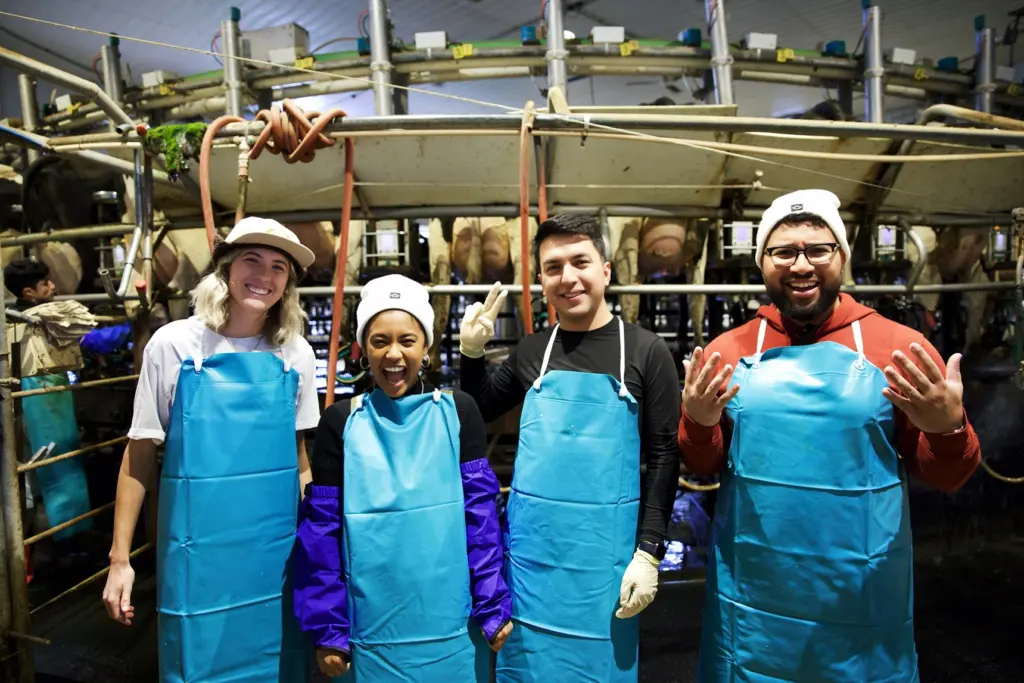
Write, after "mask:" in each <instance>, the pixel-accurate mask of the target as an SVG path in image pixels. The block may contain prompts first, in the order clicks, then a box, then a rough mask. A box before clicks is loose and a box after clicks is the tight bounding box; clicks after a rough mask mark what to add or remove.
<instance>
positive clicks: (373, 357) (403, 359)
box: [363, 310, 427, 398]
mask: <svg viewBox="0 0 1024 683" xmlns="http://www.w3.org/2000/svg"><path fill="white" fill-rule="evenodd" d="M363 350H364V352H365V353H366V356H367V358H369V362H370V372H371V373H372V374H373V380H374V382H376V383H377V386H378V387H380V388H381V390H382V391H383V392H384V393H385V394H387V395H388V396H390V397H391V398H398V397H399V396H403V395H404V394H405V392H407V391H409V389H410V388H411V387H412V386H413V385H414V384H416V377H417V376H418V375H419V372H420V367H421V366H422V365H423V357H424V356H425V355H427V335H426V334H425V333H424V332H423V328H422V327H421V326H420V323H419V321H418V320H416V318H414V317H412V316H411V315H409V314H408V313H406V312H405V311H399V310H390V311H383V312H381V313H379V314H378V315H377V316H376V317H374V318H373V320H371V321H370V323H369V325H367V327H366V345H365V348H364V349H363Z"/></svg>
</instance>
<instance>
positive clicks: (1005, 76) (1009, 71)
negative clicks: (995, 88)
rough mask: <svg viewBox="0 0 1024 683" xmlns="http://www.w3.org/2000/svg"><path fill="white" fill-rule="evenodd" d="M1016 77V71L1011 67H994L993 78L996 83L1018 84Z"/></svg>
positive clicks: (1003, 65) (1001, 65)
mask: <svg viewBox="0 0 1024 683" xmlns="http://www.w3.org/2000/svg"><path fill="white" fill-rule="evenodd" d="M1016 75H1017V73H1016V69H1014V68H1013V67H1012V66H1006V65H1005V64H1000V65H998V66H997V67H996V74H995V76H996V80H997V81H1002V82H1003V83H1016V82H1019V81H1017V79H1016Z"/></svg>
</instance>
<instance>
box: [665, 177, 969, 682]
mask: <svg viewBox="0 0 1024 683" xmlns="http://www.w3.org/2000/svg"><path fill="white" fill-rule="evenodd" d="M755 258H756V259H757V263H758V266H759V267H760V268H761V271H762V274H763V275H764V282H765V287H766V289H767V291H768V295H769V296H770V298H771V300H772V304H771V305H769V306H762V307H761V308H760V310H759V311H758V313H757V318H756V319H754V320H752V321H750V322H748V323H746V324H744V325H742V326H741V327H739V328H737V329H735V330H731V331H729V332H727V333H726V334H723V335H721V336H719V337H718V338H716V339H715V340H714V341H713V342H711V344H709V345H708V347H707V349H703V350H702V349H700V348H697V349H695V350H694V352H693V356H692V359H691V360H690V361H687V362H685V363H684V366H685V370H686V379H685V384H684V390H683V414H682V420H681V421H680V424H679V447H680V450H681V451H682V458H683V463H684V464H685V465H686V467H687V468H689V470H690V471H691V472H693V473H695V474H698V475H711V474H718V473H721V475H722V478H721V487H720V489H719V493H718V500H717V504H716V508H715V519H714V529H713V534H712V552H711V553H710V555H711V556H710V558H709V563H708V583H707V599H706V603H705V611H704V621H703V631H702V635H701V652H700V666H699V673H698V680H699V681H702V682H703V683H726V682H731V681H755V680H756V681H775V682H779V681H871V682H872V683H914V682H916V681H918V673H917V653H916V649H915V646H914V622H913V552H912V551H913V548H912V545H913V544H912V539H911V533H910V514H909V505H908V494H907V477H908V476H909V475H913V476H915V477H917V478H918V479H920V480H921V481H923V482H925V483H926V484H929V485H931V486H933V487H935V488H937V489H939V490H942V491H955V490H956V489H958V488H959V487H960V486H962V485H963V484H964V482H966V481H967V480H968V479H969V478H970V477H971V475H972V474H973V473H974V470H975V469H976V468H977V466H978V463H979V462H980V460H981V448H980V446H979V444H978V437H977V435H976V434H975V432H974V430H973V429H972V428H971V425H970V423H969V422H968V421H967V416H966V414H965V413H964V407H963V401H962V397H963V385H962V383H961V379H960V354H954V355H953V356H952V357H951V358H950V360H949V366H948V367H946V365H945V364H944V363H943V362H942V358H941V357H939V355H938V353H937V352H936V350H935V348H934V347H932V345H931V344H929V343H928V341H927V340H925V338H924V337H923V336H922V335H921V334H920V333H919V332H916V331H915V330H912V329H910V328H908V327H904V326H903V325H900V324H898V323H895V322H892V321H890V320H888V319H886V318H883V317H882V316H881V315H879V314H878V313H876V312H875V311H874V310H872V309H871V308H868V307H866V306H862V305H861V304H859V303H857V302H855V301H854V300H853V299H852V298H850V297H849V296H848V295H846V294H840V292H839V289H840V285H841V282H842V271H843V265H844V264H845V263H846V262H847V261H849V259H850V246H849V243H848V241H847V237H846V226H845V225H844V224H843V221H842V219H841V218H840V216H839V199H838V198H837V197H836V196H835V195H834V194H832V193H831V192H827V191H825V190H801V191H798V192H793V193H790V194H787V195H784V196H782V197H779V198H778V199H776V200H775V201H774V202H773V203H772V205H771V206H770V207H769V208H768V209H767V210H766V211H765V212H764V216H763V218H762V220H761V224H760V226H759V228H758V232H757V248H756V256H755Z"/></svg>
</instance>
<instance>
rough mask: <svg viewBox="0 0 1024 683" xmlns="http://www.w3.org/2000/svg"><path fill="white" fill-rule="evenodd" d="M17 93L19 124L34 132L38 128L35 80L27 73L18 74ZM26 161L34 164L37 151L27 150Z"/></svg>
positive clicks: (26, 130) (27, 130)
mask: <svg viewBox="0 0 1024 683" xmlns="http://www.w3.org/2000/svg"><path fill="white" fill-rule="evenodd" d="M18 93H19V94H20V95H21V125H22V127H23V128H24V129H25V132H28V133H34V132H35V131H36V130H37V129H38V128H39V103H38V102H37V101H36V81H35V79H34V78H32V77H31V76H29V75H28V74H18ZM27 154H28V163H29V164H34V163H35V161H36V159H38V158H39V151H38V150H36V149H31V148H29V149H28V150H27Z"/></svg>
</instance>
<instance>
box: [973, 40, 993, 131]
mask: <svg viewBox="0 0 1024 683" xmlns="http://www.w3.org/2000/svg"><path fill="white" fill-rule="evenodd" d="M995 64H996V31H995V29H993V28H983V29H981V30H980V31H978V34H977V36H976V37H975V45H974V108H975V109H977V110H978V111H983V112H985V113H986V114H991V113H992V93H994V92H995V91H996V84H995V80H996V79H995V75H994V72H995Z"/></svg>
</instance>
